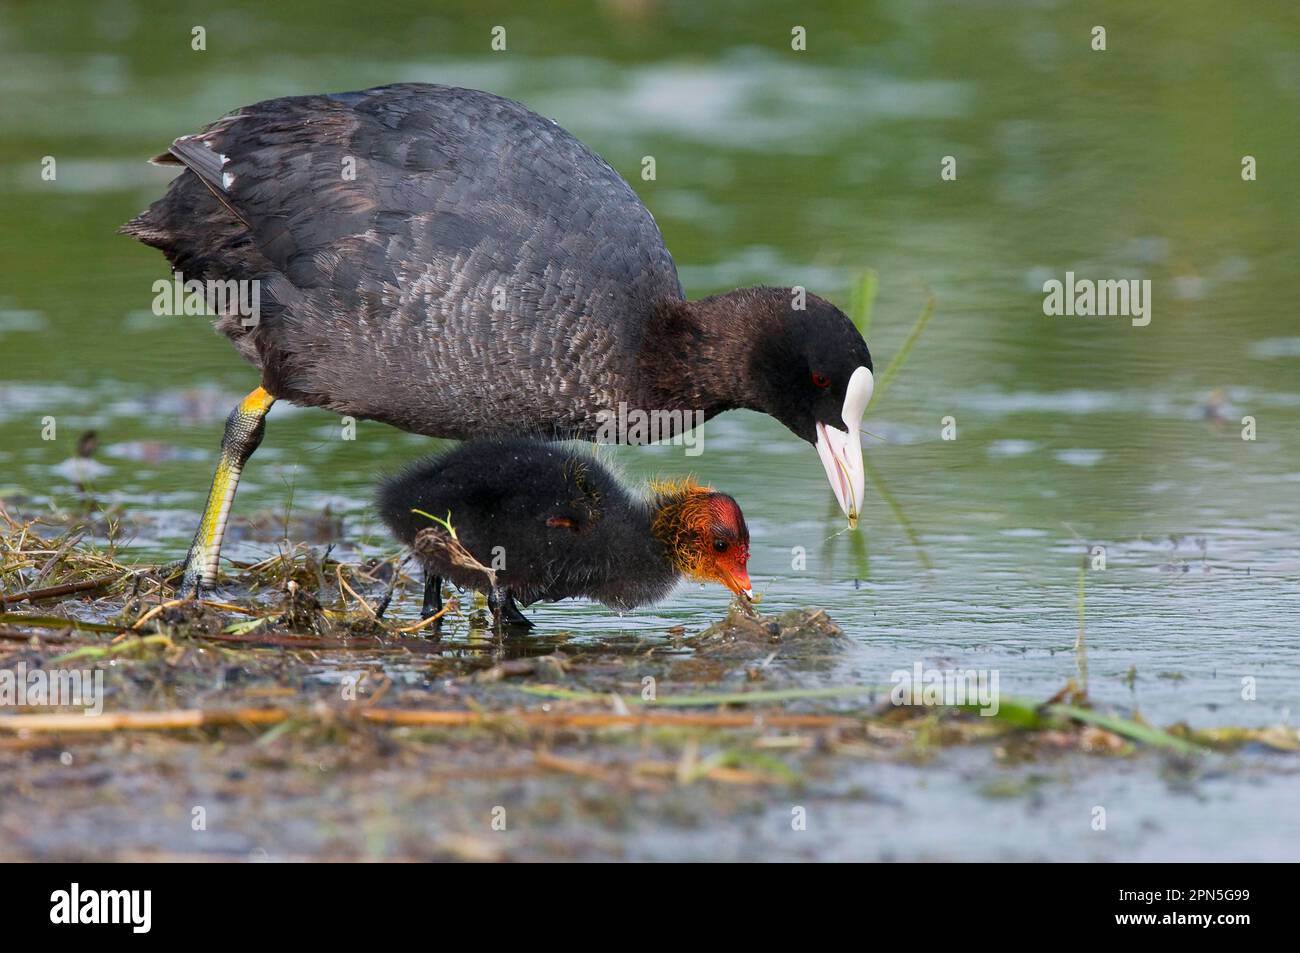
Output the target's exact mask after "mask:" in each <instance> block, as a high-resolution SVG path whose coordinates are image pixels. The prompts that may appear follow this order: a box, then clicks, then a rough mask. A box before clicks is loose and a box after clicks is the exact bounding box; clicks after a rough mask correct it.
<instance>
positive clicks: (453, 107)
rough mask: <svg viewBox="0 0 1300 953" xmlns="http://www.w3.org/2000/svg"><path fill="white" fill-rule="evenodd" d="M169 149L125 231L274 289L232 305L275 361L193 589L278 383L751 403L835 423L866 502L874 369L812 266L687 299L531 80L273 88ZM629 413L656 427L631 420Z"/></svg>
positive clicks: (169, 252) (641, 221)
mask: <svg viewBox="0 0 1300 953" xmlns="http://www.w3.org/2000/svg"><path fill="white" fill-rule="evenodd" d="M155 161H157V162H160V163H164V164H173V165H180V166H182V167H183V169H182V171H181V172H180V174H179V175H177V177H176V178H175V179H174V180H173V181H172V183H171V185H170V186H169V187H168V189H167V193H166V195H165V196H164V197H163V198H162V199H160V200H159V201H157V202H155V203H154V204H153V205H152V206H151V207H150V208H149V209H147V210H146V211H144V212H143V213H141V214H140V215H139V216H137V217H136V218H134V219H132V220H131V221H130V222H128V223H126V224H125V225H124V226H123V227H122V231H124V232H126V233H127V234H129V235H132V236H134V237H136V238H138V239H139V240H140V241H142V242H145V243H146V244H149V245H153V246H155V247H157V248H159V249H161V250H162V251H163V252H164V253H165V254H166V256H167V258H168V260H169V261H170V262H171V263H172V265H173V266H174V268H175V269H176V270H177V271H179V272H180V273H181V275H182V277H183V279H184V280H186V281H190V280H196V281H218V282H230V281H250V282H252V281H255V282H257V288H258V296H257V297H258V300H259V306H260V307H259V313H258V314H257V315H255V316H249V315H246V314H240V313H237V310H236V309H234V308H229V307H228V308H227V311H226V313H223V314H221V315H220V316H218V318H217V322H216V323H217V327H218V329H219V330H220V331H221V332H222V333H224V334H225V335H226V336H227V337H228V338H229V339H230V340H231V341H232V342H233V343H234V345H235V347H236V348H237V350H238V351H239V352H240V354H242V355H243V356H244V357H245V358H246V359H247V360H248V361H250V362H251V363H252V364H254V365H255V366H256V367H257V368H258V369H259V370H260V373H261V382H260V387H259V388H258V389H257V390H255V391H254V392H253V393H251V394H249V396H248V397H247V398H245V399H244V401H242V402H241V403H240V405H239V406H238V407H236V408H235V410H234V411H233V412H232V414H231V417H230V418H229V421H228V424H227V433H226V439H225V441H223V445H222V455H221V459H220V462H219V464H218V467H217V473H216V476H215V477H214V480H213V485H212V490H211V491H210V493H209V496H208V503H207V506H206V508H205V510H204V517H203V520H202V521H201V523H200V526H199V530H198V532H197V533H196V534H195V537H194V542H193V544H192V545H191V547H190V552H189V556H188V557H187V560H186V571H185V574H184V577H183V580H182V583H181V587H180V588H181V590H182V591H183V592H185V593H187V594H192V593H196V592H198V591H199V589H200V587H201V586H203V585H209V586H210V585H214V584H215V582H216V579H217V573H218V564H219V558H220V549H221V541H222V538H223V534H224V531H225V525H226V521H227V518H228V515H229V509H230V504H231V501H232V500H233V497H234V493H235V488H236V486H237V484H238V480H239V476H240V473H241V472H242V469H243V466H244V464H245V463H246V462H247V461H248V459H249V457H250V456H251V455H252V454H253V452H254V451H255V450H256V448H257V446H258V444H259V443H260V440H261V438H262V433H263V423H262V421H263V420H264V418H265V416H266V414H267V412H268V411H269V410H270V408H271V405H272V404H273V403H274V402H275V401H276V400H278V399H285V400H289V401H292V402H293V403H296V404H304V405H309V406H317V407H323V408H327V409H329V410H333V411H335V412H337V413H339V414H344V415H348V416H350V417H354V418H364V419H372V420H379V421H383V422H385V423H388V424H392V425H393V426H396V427H400V428H402V429H403V430H407V431H411V432H414V433H421V434H427V435H430V436H435V437H452V438H459V439H468V438H472V437H482V436H502V435H516V436H519V435H524V436H536V437H544V438H579V439H585V440H608V439H613V440H617V441H619V442H629V443H641V442H646V441H649V440H662V439H668V438H672V437H675V436H677V435H679V434H680V433H681V432H682V431H684V430H687V429H690V428H692V427H694V426H696V425H697V423H699V422H702V421H703V420H707V419H708V418H710V417H712V416H714V415H715V414H718V413H721V412H723V411H726V410H731V409H733V408H749V409H752V410H758V411H761V412H763V413H767V414H771V415H772V416H774V417H776V418H777V419H778V420H780V421H781V422H782V423H783V424H785V425H786V427H788V428H789V429H790V430H791V431H792V432H794V433H795V434H796V435H798V436H799V437H801V438H802V439H804V440H807V441H808V442H809V443H813V444H814V445H815V446H816V448H817V451H818V454H819V456H820V457H821V460H822V465H823V467H824V468H825V469H826V474H827V479H828V480H829V481H830V483H831V487H832V490H833V491H834V492H835V494H836V497H837V499H838V500H839V502H840V505H841V507H842V508H843V509H844V512H845V513H846V514H847V515H848V517H849V522H850V525H853V524H854V523H855V522H856V519H857V517H858V514H859V512H860V507H861V504H862V498H863V493H864V482H863V481H864V470H863V465H862V458H861V445H860V440H859V436H858V428H859V425H860V422H861V419H862V414H863V411H864V410H865V408H866V405H867V402H868V401H869V400H870V396H871V388H872V380H873V378H872V376H871V373H872V370H871V369H872V363H871V354H870V352H869V351H868V349H867V345H866V343H865V342H864V341H863V340H862V337H861V335H860V334H859V333H858V331H857V330H856V329H855V328H854V326H853V324H852V323H851V322H850V321H849V320H848V318H846V317H845V316H844V314H843V313H841V312H840V311H839V310H838V309H837V308H836V307H834V305H832V304H830V303H829V302H827V301H825V300H823V299H822V298H819V297H817V296H816V295H813V294H810V293H807V292H806V291H804V289H802V288H793V289H792V288H767V287H760V288H746V289H739V290H736V291H732V292H728V293H726V294H721V295H715V296H713V297H710V298H704V299H701V300H697V301H688V300H686V299H685V298H684V297H683V295H682V288H681V284H680V282H679V281H678V278H677V271H676V268H675V267H674V265H673V260H672V257H671V256H670V255H669V254H668V250H667V249H666V248H665V247H664V242H663V237H662V236H661V235H660V233H659V229H658V227H657V226H656V224H655V222H654V219H653V217H652V216H651V215H650V212H649V211H648V210H647V209H646V208H645V206H644V205H642V204H641V201H640V200H639V199H638V198H637V196H636V193H634V192H633V191H632V189H631V187H630V186H628V184H627V183H626V182H624V181H623V179H622V178H620V177H619V175H618V173H617V172H615V171H614V169H613V168H611V167H610V166H609V164H608V163H606V162H605V161H604V160H603V159H601V158H600V157H599V156H598V155H596V154H595V153H594V152H592V151H591V150H590V149H588V148H587V147H586V146H584V145H583V144H582V143H580V142H579V141H578V140H577V139H575V138H573V136H571V135H569V134H568V133H567V132H565V131H564V130H563V129H561V128H560V127H559V126H558V125H556V124H555V123H554V122H553V121H551V120H548V119H545V118H543V117H541V116H539V115H537V114H536V113H533V112H531V111H530V110H528V109H526V108H525V107H524V106H522V105H520V104H519V103H516V102H513V101H511V100H508V99H503V98H501V97H500V96H494V95H492V94H490V93H485V92H479V91H477V90H470V89H456V88H451V87H444V86H432V85H425V84H418V83H409V84H401V85H394V86H384V87H379V88H376V89H369V90H364V91H361V92H353V93H340V94H334V95H319V96H294V97H288V98H284V99H273V100H268V101H266V102H261V103H257V104H254V105H251V106H246V107H244V108H242V109H238V110H236V111H235V112H233V113H231V114H229V115H228V116H225V117H224V118H222V119H219V120H218V121H217V122H215V123H213V124H212V125H210V126H208V127H207V128H206V129H205V130H204V131H203V132H202V133H199V134H197V135H192V136H182V137H181V138H179V139H177V140H175V142H173V143H172V145H171V147H170V148H169V149H168V150H167V152H165V153H163V154H162V155H160V156H157V157H156V158H155ZM250 299H251V295H248V296H245V297H244V298H243V299H242V300H244V301H247V300H250ZM628 410H630V411H634V412H636V413H637V414H639V415H640V419H642V420H645V419H646V418H648V417H650V416H654V417H655V424H657V426H655V427H644V426H642V427H638V426H637V425H636V424H633V426H632V428H631V429H630V430H623V429H618V428H617V427H614V426H612V424H611V421H614V420H625V419H627V418H626V417H624V416H623V414H624V411H628Z"/></svg>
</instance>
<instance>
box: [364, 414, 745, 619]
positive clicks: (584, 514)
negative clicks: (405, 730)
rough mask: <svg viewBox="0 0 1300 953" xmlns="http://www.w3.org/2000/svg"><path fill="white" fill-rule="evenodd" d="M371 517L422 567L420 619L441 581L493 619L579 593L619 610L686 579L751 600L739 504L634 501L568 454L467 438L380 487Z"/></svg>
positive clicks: (601, 471)
mask: <svg viewBox="0 0 1300 953" xmlns="http://www.w3.org/2000/svg"><path fill="white" fill-rule="evenodd" d="M378 503H379V513H380V516H381V517H382V518H383V520H384V522H385V523H387V524H388V526H389V528H390V529H391V530H392V532H393V535H394V536H396V537H397V538H398V539H400V540H401V541H402V542H404V543H406V544H407V545H409V546H411V547H412V548H413V549H414V550H415V552H416V554H417V556H418V557H419V558H420V561H421V563H422V564H423V566H424V572H425V588H424V607H423V615H424V616H425V617H426V618H427V617H428V616H430V615H432V614H433V613H435V612H437V611H438V609H440V608H441V606H442V579H444V578H446V579H449V580H450V581H451V582H452V583H454V584H455V585H457V586H461V587H463V588H470V589H477V590H480V591H483V592H486V593H487V595H488V604H489V605H490V606H491V608H492V611H493V614H494V615H495V616H496V618H497V621H498V622H500V621H505V622H507V623H511V624H516V625H522V626H531V625H532V623H531V622H529V621H528V619H527V618H526V617H525V616H524V615H523V613H522V612H520V611H519V608H518V606H517V605H516V604H515V603H516V600H518V602H521V603H523V604H524V605H530V604H532V603H534V602H537V601H539V600H543V599H544V600H548V601H555V600H559V599H568V598H571V597H575V596H585V597H587V598H590V599H596V600H598V601H600V602H603V603H604V604H605V605H608V606H612V607H614V608H617V609H630V608H632V607H634V606H639V605H645V604H646V603H649V602H655V601H657V600H659V599H662V598H664V597H665V596H666V595H668V593H669V591H670V590H671V589H672V588H673V586H674V585H675V584H676V583H677V582H678V580H679V579H681V578H682V577H683V576H688V577H690V578H692V579H699V580H705V581H710V580H711V581H714V582H720V583H722V585H724V586H726V587H727V588H728V589H730V590H732V591H733V592H736V593H739V594H742V595H745V596H749V595H751V593H750V583H749V573H748V570H747V568H746V566H747V563H748V561H749V530H748V529H747V528H746V526H745V517H744V516H743V515H742V514H741V512H740V507H739V506H738V505H737V504H736V501H735V500H733V499H732V498H731V497H729V496H727V495H726V494H725V493H715V492H713V491H712V490H711V489H709V488H708V487H704V486H700V485H699V484H697V483H695V482H694V481H692V480H689V479H688V480H682V481H679V482H674V483H666V484H652V485H651V487H650V493H649V494H648V495H647V496H639V495H633V494H630V493H629V492H628V491H627V490H625V489H624V488H623V487H622V486H621V485H620V484H619V482H618V480H616V479H615V478H614V476H613V475H612V474H611V473H610V472H609V471H608V470H607V469H605V467H603V466H601V464H600V463H599V462H598V461H597V460H595V459H594V458H593V456H592V455H591V454H590V453H589V452H587V451H585V450H579V449H576V448H574V447H572V446H566V445H564V444H554V443H541V442H538V441H535V440H520V439H517V438H505V439H487V440H471V441H469V442H468V443H465V444H462V445H461V446H460V447H458V448H456V449H455V450H452V451H450V452H449V453H446V454H443V455H441V456H433V457H429V458H427V459H424V460H420V461H418V462H417V463H415V464H412V465H411V466H410V467H409V468H407V470H406V471H405V472H403V473H401V474H399V475H398V476H395V477H392V478H390V479H388V480H385V481H384V482H383V484H381V486H380V489H379V497H378Z"/></svg>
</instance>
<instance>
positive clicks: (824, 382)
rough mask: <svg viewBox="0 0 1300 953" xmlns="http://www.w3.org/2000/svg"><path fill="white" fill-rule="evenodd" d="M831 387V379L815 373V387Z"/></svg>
mask: <svg viewBox="0 0 1300 953" xmlns="http://www.w3.org/2000/svg"><path fill="white" fill-rule="evenodd" d="M830 386H831V379H830V378H829V377H827V376H826V375H825V374H818V373H817V372H816V371H813V387H821V388H826V387H830Z"/></svg>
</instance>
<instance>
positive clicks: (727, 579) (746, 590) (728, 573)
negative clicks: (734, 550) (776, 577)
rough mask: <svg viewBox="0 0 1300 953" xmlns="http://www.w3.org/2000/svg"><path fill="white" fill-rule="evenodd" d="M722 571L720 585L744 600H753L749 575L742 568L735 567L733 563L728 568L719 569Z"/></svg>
mask: <svg viewBox="0 0 1300 953" xmlns="http://www.w3.org/2000/svg"><path fill="white" fill-rule="evenodd" d="M719 568H720V569H721V570H722V584H723V585H724V586H726V587H727V588H728V589H730V590H731V591H732V592H734V593H735V594H736V595H738V596H744V597H745V598H746V599H753V598H754V590H753V588H752V587H751V586H750V583H749V573H748V572H746V571H745V567H744V566H737V565H735V564H734V563H733V564H732V565H730V566H721V567H719Z"/></svg>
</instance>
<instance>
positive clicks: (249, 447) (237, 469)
mask: <svg viewBox="0 0 1300 953" xmlns="http://www.w3.org/2000/svg"><path fill="white" fill-rule="evenodd" d="M274 403H275V398H274V397H272V396H271V395H270V394H268V393H267V392H266V391H265V390H263V389H262V388H260V387H259V388H257V390H255V391H253V392H252V393H251V394H249V395H248V396H247V397H245V398H244V399H243V400H241V401H240V402H239V404H238V405H237V406H236V407H235V409H234V410H232V411H231V412H230V416H229V417H227V418H226V432H225V434H224V435H223V436H222V438H221V459H220V460H219V461H218V462H217V472H216V474H215V475H214V476H213V477H212V489H211V490H209V491H208V502H207V505H206V506H205V507H204V508H203V520H202V521H201V522H200V523H199V531H198V532H197V533H195V534H194V542H192V543H191V544H190V552H189V555H188V556H186V557H185V574H184V575H183V576H182V577H181V585H180V589H179V591H178V592H177V595H179V596H181V597H195V596H197V595H198V594H199V590H200V589H201V588H211V587H213V586H215V585H216V584H217V565H218V563H219V561H220V559H221V540H222V539H223V538H224V537H225V535H226V520H227V519H229V517H230V504H231V503H232V502H234V499H235V490H236V489H237V488H238V487H239V475H240V473H242V472H243V469H244V464H245V463H247V462H248V458H249V457H251V456H252V455H253V451H254V450H256V449H257V447H258V444H260V443H261V442H262V434H263V433H264V432H265V431H266V414H267V412H268V411H269V410H270V409H271V405H272V404H274Z"/></svg>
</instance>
